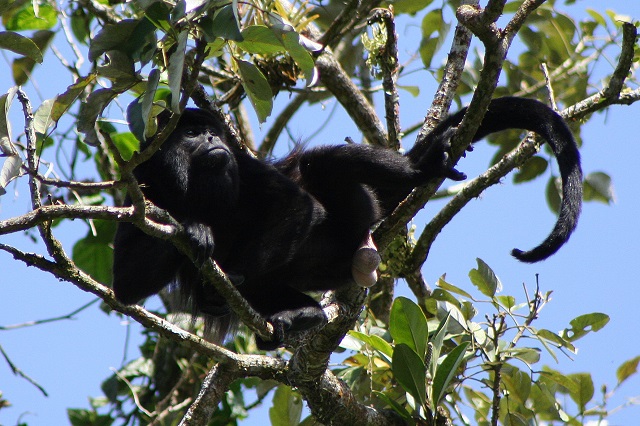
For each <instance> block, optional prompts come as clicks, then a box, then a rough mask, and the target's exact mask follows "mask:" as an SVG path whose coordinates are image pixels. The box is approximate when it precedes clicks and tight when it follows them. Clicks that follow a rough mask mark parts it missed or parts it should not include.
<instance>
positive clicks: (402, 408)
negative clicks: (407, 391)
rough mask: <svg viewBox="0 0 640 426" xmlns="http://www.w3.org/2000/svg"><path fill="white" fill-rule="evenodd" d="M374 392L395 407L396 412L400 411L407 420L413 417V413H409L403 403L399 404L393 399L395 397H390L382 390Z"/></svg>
mask: <svg viewBox="0 0 640 426" xmlns="http://www.w3.org/2000/svg"><path fill="white" fill-rule="evenodd" d="M373 394H374V395H375V396H376V397H377V398H378V399H379V400H381V401H382V402H384V403H385V404H387V405H388V406H389V407H391V408H392V409H393V411H395V412H396V413H398V414H399V415H400V416H401V417H402V418H403V419H405V420H409V419H411V413H409V412H408V411H407V410H406V409H405V408H404V407H403V406H402V405H401V404H398V403H397V402H396V401H394V400H393V398H391V397H389V396H388V395H386V394H384V393H382V392H380V391H376V390H374V391H373Z"/></svg>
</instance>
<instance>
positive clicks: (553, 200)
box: [545, 177, 562, 214]
mask: <svg viewBox="0 0 640 426" xmlns="http://www.w3.org/2000/svg"><path fill="white" fill-rule="evenodd" d="M561 191H562V180H561V179H560V178H559V177H550V178H549V181H548V182H547V187H546V190H545V195H546V198H547V205H548V206H549V208H550V209H551V211H552V212H554V213H555V214H558V213H559V212H560V204H561V203H562V196H561V195H560V194H561V193H562V192H561Z"/></svg>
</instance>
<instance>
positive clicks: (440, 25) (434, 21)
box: [419, 9, 450, 68]
mask: <svg viewBox="0 0 640 426" xmlns="http://www.w3.org/2000/svg"><path fill="white" fill-rule="evenodd" d="M421 28H422V40H421V41H420V49H419V52H420V58H421V59H422V63H423V64H424V66H425V67H427V68H429V67H430V66H431V61H432V60H433V56H434V55H435V54H436V52H437V51H438V50H439V49H440V47H441V46H442V43H443V42H444V40H445V38H446V37H447V34H448V33H449V28H450V25H449V24H447V23H446V22H445V21H444V18H443V16H442V9H435V10H432V11H430V12H429V13H427V14H426V15H425V17H424V18H423V19H422V23H421ZM434 33H437V35H436V36H433V34H434Z"/></svg>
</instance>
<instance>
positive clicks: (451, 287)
mask: <svg viewBox="0 0 640 426" xmlns="http://www.w3.org/2000/svg"><path fill="white" fill-rule="evenodd" d="M436 285H437V286H438V287H440V288H442V289H444V290H447V291H449V292H451V293H455V294H459V295H460V296H464V297H466V298H468V299H471V300H473V297H472V296H471V295H470V294H469V293H467V292H466V291H464V290H463V289H461V288H460V287H456V286H455V285H453V284H449V283H448V282H446V281H445V280H444V275H443V276H441V277H440V278H439V279H438V283H437V284H436Z"/></svg>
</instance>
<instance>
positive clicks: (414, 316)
mask: <svg viewBox="0 0 640 426" xmlns="http://www.w3.org/2000/svg"><path fill="white" fill-rule="evenodd" d="M389 332H390V333H391V337H393V340H394V341H395V343H396V344H399V343H403V344H406V345H408V346H409V347H410V348H411V349H412V350H414V351H415V352H416V353H417V354H418V355H419V356H420V357H424V355H425V353H426V347H427V341H428V339H429V329H428V327H427V318H426V317H425V315H424V312H422V309H421V308H420V307H419V306H418V305H417V304H415V303H414V302H413V301H412V300H410V299H407V298H406V297H398V298H396V300H394V301H393V305H392V306H391V316H390V319H389Z"/></svg>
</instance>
